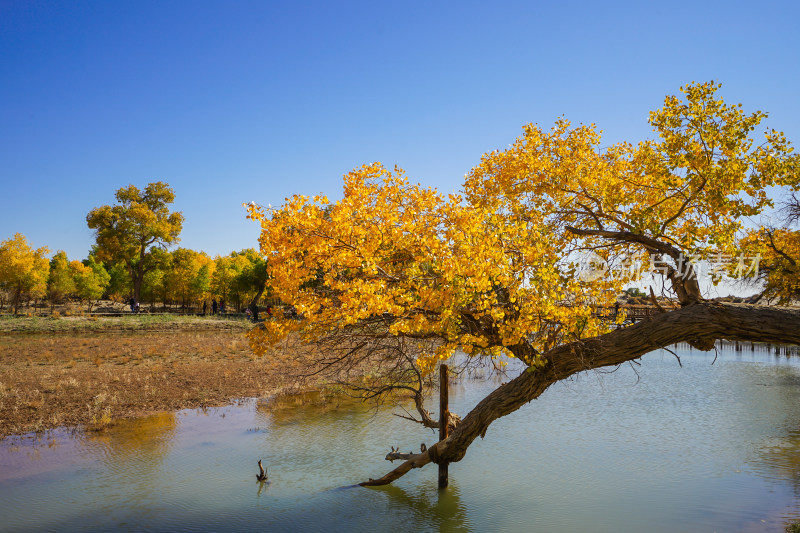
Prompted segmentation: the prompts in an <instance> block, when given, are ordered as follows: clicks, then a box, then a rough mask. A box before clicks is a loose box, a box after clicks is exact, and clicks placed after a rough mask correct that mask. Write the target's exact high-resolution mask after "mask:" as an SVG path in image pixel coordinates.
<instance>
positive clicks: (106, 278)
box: [0, 182, 269, 313]
mask: <svg viewBox="0 0 800 533" xmlns="http://www.w3.org/2000/svg"><path fill="white" fill-rule="evenodd" d="M174 198H175V195H174V192H173V191H172V189H171V188H170V187H169V186H168V185H167V184H166V183H163V182H155V183H151V184H149V185H148V186H147V187H146V188H145V189H144V190H143V191H140V190H139V189H138V188H136V187H134V186H133V185H130V186H128V187H123V188H121V189H119V190H118V191H117V193H116V199H117V203H116V204H115V205H113V206H108V205H106V206H101V207H98V208H95V209H93V210H92V211H90V212H89V214H88V215H87V217H86V220H87V223H88V225H89V227H90V228H92V229H94V230H95V234H96V243H95V245H94V246H92V249H91V251H90V253H89V255H88V257H87V258H86V259H84V260H82V261H78V260H70V259H69V258H68V257H67V254H66V253H65V252H63V251H59V252H57V253H56V254H55V255H53V256H52V257H49V254H50V251H49V249H48V248H46V247H43V248H38V249H37V248H34V247H33V246H32V245H31V244H30V243H29V242H28V240H27V239H26V238H25V236H24V235H22V234H20V233H17V234H15V235H14V236H13V237H11V238H10V239H8V240H6V241H3V242H2V243H0V309H9V310H12V311H13V312H14V313H19V312H20V309H22V308H24V307H26V306H30V305H31V304H33V305H38V306H41V305H42V304H49V305H50V306H51V309H52V308H53V307H54V306H56V305H59V304H63V303H65V302H66V301H70V300H78V301H80V302H81V303H86V304H87V306H88V308H87V309H88V310H89V311H91V310H92V307H93V306H94V305H95V304H96V302H97V301H98V300H100V299H110V300H114V301H117V302H126V303H127V302H129V301H130V300H131V299H133V300H135V301H136V302H138V303H139V304H140V306H144V308H148V307H149V309H150V310H158V309H159V308H160V309H162V310H163V309H165V308H171V309H175V308H178V309H180V310H182V311H184V312H188V311H199V310H202V309H203V303H204V302H205V303H207V304H208V303H210V302H211V301H212V300H217V301H224V302H225V303H226V305H227V308H228V309H233V310H236V311H242V310H244V308H246V307H251V308H252V307H255V306H257V304H258V302H259V301H260V300H261V299H262V298H263V297H265V296H269V291H268V289H267V286H266V282H267V268H266V261H265V260H264V258H263V257H262V256H261V255H260V254H259V253H258V252H257V251H256V250H255V249H253V248H248V249H245V250H241V251H239V252H232V253H230V254H229V255H227V256H217V257H214V258H211V257H210V256H209V255H208V254H206V253H205V252H202V251H201V252H197V251H195V250H191V249H188V248H176V249H174V250H169V247H170V246H171V245H174V244H176V243H177V242H178V241H179V235H180V231H181V228H182V225H183V215H182V214H181V213H178V212H170V211H169V204H171V203H172V202H173V200H174ZM207 308H208V309H209V310H210V306H207ZM254 310H255V309H254Z"/></svg>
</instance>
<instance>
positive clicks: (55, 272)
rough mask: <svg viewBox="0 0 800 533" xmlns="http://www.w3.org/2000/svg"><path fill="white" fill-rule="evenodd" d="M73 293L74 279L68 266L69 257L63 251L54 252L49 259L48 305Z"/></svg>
mask: <svg viewBox="0 0 800 533" xmlns="http://www.w3.org/2000/svg"><path fill="white" fill-rule="evenodd" d="M74 293H75V280H74V279H73V277H72V271H70V268H69V259H68V258H67V254H66V252H64V251H59V252H58V253H56V254H55V255H54V256H53V258H52V259H50V277H49V278H48V280H47V297H48V298H49V299H50V305H51V306H55V304H56V303H58V302H60V301H62V300H64V298H67V297H69V296H71V295H72V294H74Z"/></svg>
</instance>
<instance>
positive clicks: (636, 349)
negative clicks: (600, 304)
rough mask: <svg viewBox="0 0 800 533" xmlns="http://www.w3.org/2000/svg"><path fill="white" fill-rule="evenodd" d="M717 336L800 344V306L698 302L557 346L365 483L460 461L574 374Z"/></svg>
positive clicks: (709, 343) (707, 342)
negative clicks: (538, 364) (492, 430)
mask: <svg viewBox="0 0 800 533" xmlns="http://www.w3.org/2000/svg"><path fill="white" fill-rule="evenodd" d="M718 339H728V340H736V341H750V342H770V343H777V344H800V309H788V308H775V307H758V306H751V305H735V304H722V303H715V302H699V303H696V304H694V305H690V306H687V307H684V308H682V309H678V310H676V311H671V312H668V313H662V314H659V315H656V316H654V317H652V318H651V319H650V320H647V321H642V322H638V323H637V324H635V325H633V326H630V327H627V328H624V329H620V330H616V331H612V332H611V333H607V334H605V335H601V336H599V337H594V338H591V339H586V340H582V341H577V342H573V343H570V344H565V345H562V346H558V347H556V348H553V349H552V350H550V351H548V352H547V353H545V354H544V359H545V361H546V363H545V365H544V367H542V368H538V369H526V370H525V371H524V372H522V374H520V375H519V376H517V377H516V378H515V379H513V380H511V381H509V382H508V383H506V384H504V385H501V386H500V387H498V388H497V389H495V390H494V391H493V392H491V393H490V394H489V395H488V396H486V397H485V398H484V399H483V400H481V402H480V403H478V405H476V406H475V408H474V409H472V411H470V413H469V414H468V415H467V416H465V417H464V418H463V419H462V420H461V422H460V423H459V424H458V426H457V427H456V428H455V430H454V431H452V432H451V434H450V436H449V437H447V438H446V439H444V440H440V441H439V442H437V443H436V444H434V445H433V446H431V447H430V448H428V449H427V450H426V451H425V452H422V453H419V454H415V455H412V456H411V457H409V458H408V460H407V461H405V462H404V463H403V464H402V465H400V466H399V467H397V468H395V469H394V470H392V471H391V472H389V473H387V474H386V475H384V476H383V477H381V478H379V479H370V480H369V481H365V482H363V483H361V485H364V486H370V485H386V484H388V483H391V482H392V481H394V480H396V479H398V478H400V477H402V476H403V475H405V474H406V473H407V472H409V471H410V470H411V469H413V468H420V467H422V466H425V465H426V464H428V463H430V462H434V463H450V462H456V461H460V460H461V459H463V458H464V455H465V454H466V452H467V448H469V446H470V444H472V441H474V440H475V439H476V438H477V437H479V436H480V437H483V436H484V435H485V434H486V431H487V430H488V429H489V425H491V423H492V422H494V421H495V420H497V419H498V418H500V417H503V416H505V415H508V414H510V413H513V412H514V411H516V410H517V409H519V408H520V407H522V406H523V405H525V404H526V403H528V402H530V401H531V400H534V399H536V398H538V397H539V396H540V395H541V394H542V393H543V392H544V391H545V390H547V388H548V387H549V386H550V385H552V384H553V383H556V382H558V381H561V380H563V379H565V378H568V377H569V376H572V375H573V374H576V373H578V372H582V371H584V370H591V369H594V368H601V367H604V366H610V365H618V364H620V363H625V362H626V361H631V360H633V359H637V358H639V357H641V356H642V355H644V354H646V353H649V352H652V351H653V350H657V349H659V348H664V347H667V346H669V345H672V344H675V343H678V342H688V343H690V344H691V345H692V346H695V347H697V348H700V349H703V350H710V349H712V348H713V347H714V343H715V341H716V340H718Z"/></svg>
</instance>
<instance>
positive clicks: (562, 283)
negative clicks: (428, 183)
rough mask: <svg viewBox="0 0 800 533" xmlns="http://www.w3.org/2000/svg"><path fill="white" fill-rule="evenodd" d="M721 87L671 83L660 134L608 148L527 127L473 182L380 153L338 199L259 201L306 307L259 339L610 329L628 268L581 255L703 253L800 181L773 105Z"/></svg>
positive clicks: (458, 341) (503, 344)
mask: <svg viewBox="0 0 800 533" xmlns="http://www.w3.org/2000/svg"><path fill="white" fill-rule="evenodd" d="M718 89H719V85H717V84H714V83H707V84H691V85H688V86H686V87H684V88H682V89H681V90H682V92H683V94H684V95H685V96H684V97H676V96H669V97H667V98H666V99H665V104H664V107H663V108H662V109H661V110H658V111H654V112H653V113H651V114H650V122H651V124H652V125H653V126H654V128H655V129H656V131H657V132H658V134H659V139H658V140H657V141H645V142H640V143H638V144H635V145H634V144H631V143H619V144H616V145H612V146H609V147H603V146H602V140H601V134H600V130H599V129H598V128H597V127H595V126H594V125H593V124H592V125H588V126H587V125H578V126H573V125H572V124H571V123H570V122H569V121H567V120H566V119H561V120H559V121H557V122H556V124H555V125H554V126H553V127H552V128H551V129H550V130H545V129H543V128H541V127H539V126H537V125H533V124H529V125H527V126H525V127H524V128H523V133H522V136H521V137H520V138H519V139H517V140H516V141H515V142H514V143H513V144H512V145H511V146H510V147H509V148H508V149H506V150H502V151H500V150H498V151H493V152H490V153H487V154H485V155H484V156H482V157H481V160H480V163H479V164H478V165H477V166H476V167H475V168H473V169H472V170H471V171H470V172H469V174H467V176H466V177H465V183H464V192H463V195H456V194H452V195H449V196H443V195H441V194H439V193H438V192H437V191H436V190H434V189H429V188H424V187H422V186H420V185H418V184H413V183H411V182H410V181H409V179H408V177H407V176H406V175H405V173H404V172H403V171H402V170H401V169H399V168H394V169H387V168H385V167H383V166H382V165H381V164H379V163H373V164H369V165H363V166H362V167H359V168H356V169H354V170H353V171H351V172H350V173H348V174H347V175H346V176H344V186H343V196H342V199H341V200H339V201H337V202H333V203H331V202H329V200H328V199H327V198H326V197H324V196H322V195H317V196H314V197H313V198H311V197H307V196H301V195H297V196H293V197H292V198H289V199H287V200H286V203H285V204H284V205H283V206H282V207H280V208H277V209H270V210H264V209H263V208H260V207H258V206H255V205H254V204H251V205H249V206H248V213H249V215H248V216H249V217H250V218H252V219H254V220H258V221H259V222H260V224H261V228H262V231H261V236H260V238H259V242H260V245H261V251H262V254H263V255H264V256H266V257H268V258H269V273H270V276H271V278H272V279H271V284H272V287H273V289H274V291H275V296H277V297H278V298H280V299H281V300H282V301H284V302H286V303H287V304H290V305H294V306H296V307H297V309H298V310H300V311H301V312H302V314H303V315H305V320H302V321H299V322H298V321H293V322H292V323H291V324H288V325H287V324H283V325H277V324H276V325H273V326H269V327H268V328H265V329H264V330H263V331H261V332H259V333H258V334H254V335H256V336H259V335H260V336H261V337H263V338H264V339H269V342H276V341H277V340H279V339H280V338H282V337H284V336H285V335H287V334H289V333H290V332H292V331H299V332H300V334H301V335H305V336H306V338H321V337H324V336H325V335H327V334H335V333H336V332H339V331H342V330H347V331H350V332H358V333H359V334H365V335H368V336H370V335H374V336H379V335H393V336H399V337H411V338H424V339H426V340H429V339H435V341H436V343H437V344H436V345H437V348H436V349H435V350H431V352H430V353H426V354H423V355H422V356H420V361H419V363H420V364H421V365H424V367H425V368H433V365H435V362H436V361H437V360H439V359H440V358H444V357H449V356H450V354H452V353H453V351H454V350H458V349H460V350H463V351H464V352H465V353H468V354H471V355H473V356H481V355H485V356H492V355H497V354H499V353H511V354H513V353H515V352H516V353H522V352H521V351H520V346H523V345H525V346H528V347H532V348H534V349H536V350H538V351H539V352H544V351H546V350H547V349H549V348H551V347H553V346H555V345H558V344H559V343H563V342H569V341H573V340H576V339H579V338H585V337H587V336H592V335H597V334H599V333H602V332H603V331H604V329H605V328H607V327H609V325H608V324H605V323H603V322H601V321H600V320H599V319H597V318H596V314H595V309H597V308H598V307H604V306H606V307H607V306H612V305H613V303H614V301H615V297H616V294H618V293H619V292H620V291H621V289H622V286H623V283H624V282H627V281H630V280H629V279H625V280H623V279H619V278H615V277H612V276H608V275H605V273H602V274H603V275H600V276H597V277H594V278H592V279H588V278H587V279H580V278H578V277H577V275H578V272H577V270H576V267H575V264H574V262H575V260H576V258H577V256H579V255H580V254H583V253H586V252H587V251H591V250H599V251H600V254H601V255H602V260H603V262H608V263H610V264H611V263H614V262H615V261H617V262H618V263H622V262H623V261H626V260H629V261H634V260H635V261H639V262H642V261H644V260H645V258H643V257H641V254H642V253H645V255H647V256H648V257H647V258H646V259H647V260H649V255H650V253H652V252H653V250H654V248H653V247H652V243H653V242H658V243H662V244H664V246H665V247H666V249H670V247H672V248H674V249H679V250H681V251H682V252H683V253H685V254H687V255H698V256H701V257H702V256H703V255H704V254H705V255H707V254H710V253H711V251H712V250H717V249H725V247H729V246H730V245H731V243H732V242H733V240H734V239H735V235H736V232H737V231H738V229H739V218H740V217H741V216H751V215H753V214H756V213H757V212H758V211H759V210H760V209H762V208H763V207H764V206H765V205H767V204H768V203H769V198H768V196H767V195H766V194H765V193H764V187H765V186H767V185H772V184H788V185H792V184H794V185H793V186H797V184H798V176H797V170H796V168H797V167H798V165H797V164H796V163H797V160H796V159H792V158H791V157H794V156H791V157H790V156H789V154H790V153H791V146H789V145H788V143H787V142H786V141H785V139H784V138H783V137H782V136H781V135H779V134H771V135H769V136H768V137H767V143H766V144H764V145H763V146H761V147H758V148H757V149H752V146H751V144H752V143H751V141H750V139H749V133H750V132H751V131H752V130H753V128H754V127H755V126H757V125H758V123H759V122H760V120H761V119H762V118H763V114H762V113H760V112H756V113H754V114H751V115H746V114H744V113H743V111H742V110H741V108H740V107H739V106H728V105H726V104H724V102H723V101H722V100H721V99H719V98H717V97H716V96H715V94H716V91H717V90H718ZM609 234H610V235H617V236H618V235H621V234H624V235H628V236H630V235H633V236H636V237H642V238H646V239H650V240H649V241H647V242H648V243H650V244H646V246H642V244H643V242H642V241H641V240H636V239H627V240H625V239H618V240H616V241H614V240H609ZM648 246H649V248H648ZM664 249H665V248H661V249H659V250H660V253H663V250H664ZM636 275H638V274H636ZM259 342H262V341H259ZM256 344H257V345H259V344H258V343H256ZM525 353H528V354H529V353H530V352H529V351H528V352H525ZM526 357H528V355H526ZM531 364H537V365H538V364H543V363H542V361H541V360H540V359H535V360H534V361H532V362H531Z"/></svg>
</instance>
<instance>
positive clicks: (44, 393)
mask: <svg viewBox="0 0 800 533" xmlns="http://www.w3.org/2000/svg"><path fill="white" fill-rule="evenodd" d="M236 328H237V329H233V330H231V329H226V328H224V327H221V326H220V327H219V328H216V329H199V328H198V326H196V325H195V326H186V325H183V326H181V325H177V326H176V325H175V324H172V325H169V326H167V327H158V328H150V329H147V328H145V329H138V330H135V331H122V330H119V329H116V328H114V327H113V326H109V327H108V328H107V329H103V328H101V327H98V328H96V329H97V331H87V330H81V329H80V328H77V329H75V330H73V331H41V330H40V331H38V332H36V333H15V332H10V331H9V330H6V331H2V330H0V438H2V437H6V436H9V435H15V434H22V433H27V432H31V431H37V432H38V431H44V430H47V429H51V428H56V427H62V426H66V427H76V426H83V427H85V428H88V429H102V428H104V427H107V426H109V425H112V424H113V423H114V420H116V419H119V418H128V417H135V416H141V415H144V414H149V413H154V412H159V411H173V410H178V409H183V408H192V407H204V406H217V405H225V404H227V403H229V402H230V401H231V400H232V399H236V398H243V397H264V396H271V395H274V394H278V393H282V392H287V391H293V390H295V389H296V386H297V384H296V383H295V382H294V381H293V379H292V378H291V376H292V375H295V374H297V373H298V368H296V367H298V366H299V363H298V362H297V361H296V359H295V358H294V357H292V356H291V355H289V354H286V353H284V354H282V355H280V356H278V355H274V356H269V355H268V356H265V357H263V358H254V357H253V356H252V354H251V352H250V350H249V347H248V343H247V339H246V337H245V335H244V329H243V328H241V327H240V326H236ZM306 386H308V385H306Z"/></svg>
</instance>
